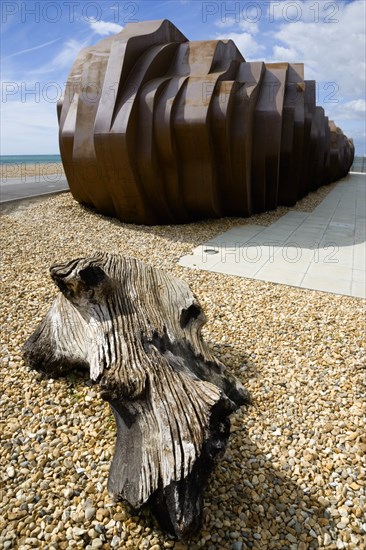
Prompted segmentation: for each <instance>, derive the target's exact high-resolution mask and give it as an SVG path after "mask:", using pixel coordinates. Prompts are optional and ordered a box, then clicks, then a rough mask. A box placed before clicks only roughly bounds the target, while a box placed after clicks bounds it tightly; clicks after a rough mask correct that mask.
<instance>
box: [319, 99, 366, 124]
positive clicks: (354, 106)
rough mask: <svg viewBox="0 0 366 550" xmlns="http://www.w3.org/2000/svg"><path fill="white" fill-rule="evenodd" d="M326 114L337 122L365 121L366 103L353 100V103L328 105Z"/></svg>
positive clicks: (361, 100) (362, 100)
mask: <svg viewBox="0 0 366 550" xmlns="http://www.w3.org/2000/svg"><path fill="white" fill-rule="evenodd" d="M326 112H327V113H326V114H327V115H328V116H329V117H330V118H334V119H336V120H360V119H361V120H362V119H363V120H365V117H366V101H365V100H364V99H353V100H352V101H346V102H345V103H343V102H338V103H335V104H326Z"/></svg>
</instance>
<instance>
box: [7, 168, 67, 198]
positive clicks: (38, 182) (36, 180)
mask: <svg viewBox="0 0 366 550" xmlns="http://www.w3.org/2000/svg"><path fill="white" fill-rule="evenodd" d="M68 190H69V186H68V183H67V180H66V178H65V177H64V176H62V177H61V176H60V175H59V174H54V176H52V175H48V176H46V177H42V176H24V177H21V178H3V179H2V181H1V183H0V203H6V202H10V201H14V200H19V199H25V198H30V197H38V196H39V195H49V194H51V193H57V192H61V191H68Z"/></svg>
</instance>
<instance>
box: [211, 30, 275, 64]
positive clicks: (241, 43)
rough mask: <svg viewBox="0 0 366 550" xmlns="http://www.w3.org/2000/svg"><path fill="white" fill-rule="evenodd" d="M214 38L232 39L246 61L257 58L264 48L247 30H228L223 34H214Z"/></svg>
mask: <svg viewBox="0 0 366 550" xmlns="http://www.w3.org/2000/svg"><path fill="white" fill-rule="evenodd" d="M216 39H220V40H233V42H234V43H235V45H236V46H237V48H238V49H239V50H240V52H241V54H242V56H243V57H244V59H245V60H246V61H249V60H250V59H253V60H254V59H259V58H260V56H261V52H263V50H264V49H265V48H264V46H262V45H261V44H259V43H258V42H257V41H256V40H255V39H254V38H253V36H252V35H251V34H249V33H247V32H229V33H225V34H224V35H218V36H216ZM262 55H263V54H262Z"/></svg>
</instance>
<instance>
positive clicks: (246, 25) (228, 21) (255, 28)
mask: <svg viewBox="0 0 366 550" xmlns="http://www.w3.org/2000/svg"><path fill="white" fill-rule="evenodd" d="M215 26H216V27H218V28H219V29H230V28H232V27H238V28H239V29H240V30H241V31H243V32H247V33H249V34H257V33H258V32H259V25H258V22H257V21H249V20H246V19H243V18H240V20H238V19H237V18H235V17H226V18H221V19H217V20H216V21H215Z"/></svg>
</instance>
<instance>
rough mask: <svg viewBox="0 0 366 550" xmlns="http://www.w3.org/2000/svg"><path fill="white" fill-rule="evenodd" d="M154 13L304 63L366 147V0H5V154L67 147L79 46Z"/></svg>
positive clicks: (263, 54) (332, 110) (204, 36)
mask: <svg viewBox="0 0 366 550" xmlns="http://www.w3.org/2000/svg"><path fill="white" fill-rule="evenodd" d="M148 19H170V20H171V21H172V22H173V23H174V24H175V25H176V26H177V27H178V28H179V29H180V30H181V31H182V32H183V33H184V34H185V35H186V36H187V38H189V39H190V40H208V39H217V38H231V39H233V40H234V42H235V43H236V45H237V46H238V48H239V49H240V51H241V53H242V54H243V56H244V57H245V59H246V60H247V61H254V60H262V61H267V62H270V61H271V62H273V61H290V62H304V63H305V78H307V79H316V80H317V83H318V85H317V96H318V99H317V103H318V105H322V106H323V107H324V108H325V111H326V114H327V115H328V116H329V118H331V119H333V120H335V122H336V124H337V125H338V126H340V127H341V128H342V130H343V131H344V132H345V133H346V134H347V135H348V136H349V137H352V138H353V139H354V142H355V145H356V154H358V155H364V154H366V128H365V105H366V102H365V74H366V63H365V61H366V60H365V35H366V29H365V21H366V2H365V1H364V0H348V1H328V0H314V1H313V0H295V1H290V0H277V1H274V0H268V1H260V0H258V1H251V0H244V1H243V0H242V1H238V0H235V1H226V2H222V1H202V2H201V1H197V0H192V1H191V0H164V1H153V0H133V1H127V0H126V1H119V0H103V1H100V0H99V1H81V0H79V1H76V0H75V1H73V0H68V1H66V0H65V1H63V0H58V1H48V0H45V1H6V0H3V1H2V4H1V56H2V59H1V88H2V97H1V111H2V116H1V154H2V155H18V154H54V153H58V126H57V117H56V104H57V99H58V98H59V97H60V95H61V93H62V89H63V88H64V85H65V83H66V80H67V75H68V72H69V70H70V68H71V65H72V63H73V61H74V60H75V58H76V56H77V54H78V52H79V51H80V50H81V49H82V48H83V47H86V46H89V45H91V44H95V43H96V42H98V41H99V40H101V39H102V38H104V37H105V36H107V35H109V34H111V33H116V32H118V31H119V30H121V29H122V28H123V27H124V26H125V25H126V24H128V23H129V22H138V21H141V20H148Z"/></svg>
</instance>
